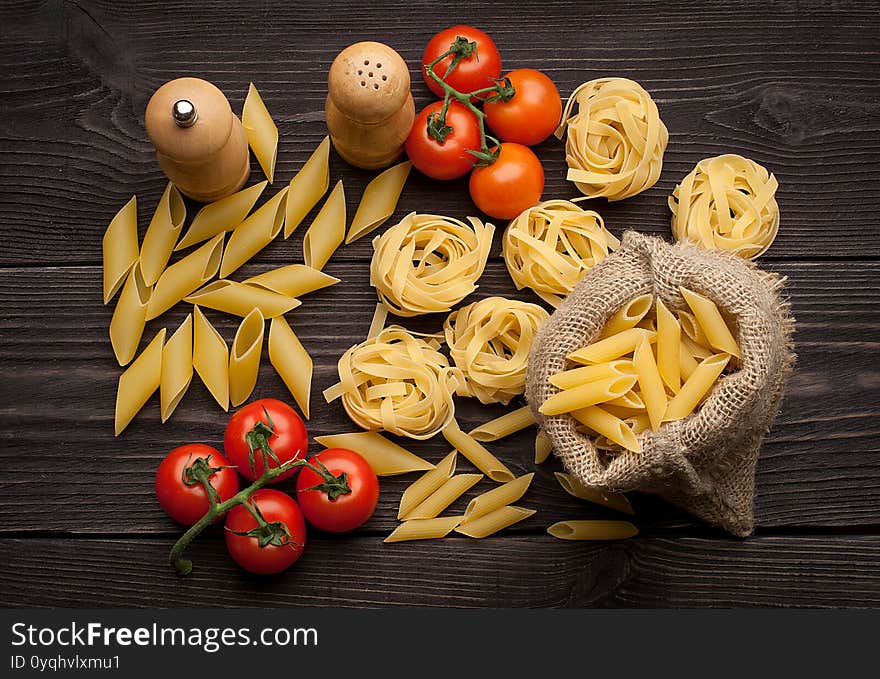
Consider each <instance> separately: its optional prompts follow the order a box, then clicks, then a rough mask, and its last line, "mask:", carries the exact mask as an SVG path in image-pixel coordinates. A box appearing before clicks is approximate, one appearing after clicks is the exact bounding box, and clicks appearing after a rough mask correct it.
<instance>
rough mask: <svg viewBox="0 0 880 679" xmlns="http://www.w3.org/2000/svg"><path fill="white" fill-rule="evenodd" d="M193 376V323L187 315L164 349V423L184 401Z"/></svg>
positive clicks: (161, 398) (161, 399)
mask: <svg viewBox="0 0 880 679" xmlns="http://www.w3.org/2000/svg"><path fill="white" fill-rule="evenodd" d="M192 375H193V321H192V314H187V316H186V318H185V319H184V321H183V323H181V324H180V327H179V328H178V329H177V330H176V331H175V332H174V334H173V335H171V337H170V338H168V341H167V342H165V346H164V347H162V374H161V378H160V380H159V403H160V406H161V413H162V422H163V423H164V422H165V421H166V420H167V419H168V418H169V417H171V413H173V412H174V409H175V408H177V406H178V404H179V403H180V402H181V400H183V396H184V394H186V390H187V389H189V383H190V382H192Z"/></svg>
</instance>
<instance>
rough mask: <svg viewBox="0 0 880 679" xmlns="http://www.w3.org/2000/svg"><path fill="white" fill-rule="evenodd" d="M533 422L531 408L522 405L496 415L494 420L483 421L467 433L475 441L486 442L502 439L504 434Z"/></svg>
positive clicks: (521, 428)
mask: <svg viewBox="0 0 880 679" xmlns="http://www.w3.org/2000/svg"><path fill="white" fill-rule="evenodd" d="M533 424H535V418H534V417H532V411H531V409H530V408H529V407H528V406H523V407H522V408H517V409H516V410H513V411H511V412H509V413H505V414H504V415H502V416H501V417H496V418H495V419H494V420H489V421H488V422H484V423H483V424H481V425H480V426H478V427H475V428H474V429H471V430H470V432H469V433H468V434H469V436H470V437H471V438H473V439H474V440H475V441H481V442H483V443H487V442H489V441H497V440H498V439H503V438H504V437H505V436H510V435H511V434H515V433H516V432H518V431H521V430H523V429H526V428H527V427H531V426H532V425H533Z"/></svg>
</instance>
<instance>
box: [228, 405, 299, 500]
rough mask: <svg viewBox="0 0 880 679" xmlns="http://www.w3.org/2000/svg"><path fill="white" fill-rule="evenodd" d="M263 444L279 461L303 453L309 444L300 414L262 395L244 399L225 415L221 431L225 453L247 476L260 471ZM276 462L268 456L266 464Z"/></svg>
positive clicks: (291, 472) (275, 463) (254, 476)
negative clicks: (231, 412) (225, 423)
mask: <svg viewBox="0 0 880 679" xmlns="http://www.w3.org/2000/svg"><path fill="white" fill-rule="evenodd" d="M265 445H268V447H269V448H270V449H271V451H272V453H274V454H275V456H276V457H277V458H278V462H280V463H281V464H283V463H285V462H288V461H289V460H295V459H297V458H301V457H305V455H306V451H307V450H308V447H309V439H308V434H307V433H306V427H305V425H304V424H303V421H302V418H300V416H299V415H297V414H296V411H295V410H294V409H293V408H291V407H290V406H289V405H287V404H286V403H282V402H281V401H279V400H277V399H274V398H262V399H259V400H257V401H254V402H253V403H248V404H247V405H246V406H245V407H244V408H242V409H241V410H239V411H238V412H237V413H235V414H234V415H233V416H232V417H230V418H229V423H228V424H227V425H226V432H225V433H224V434H223V449H224V450H225V451H226V456H227V457H228V458H229V459H230V460H232V464H234V465H235V466H237V467H238V471H239V472H240V473H241V474H242V475H243V476H246V477H247V478H249V479H251V480H254V479H256V478H258V477H259V476H260V475H261V474H262V473H263V456H264V449H263V448H264V446H265ZM252 448H253V453H252V452H251V449H252ZM251 457H253V467H251ZM278 462H275V460H273V459H272V457H271V455H270V456H269V467H270V468H275V467H278V466H279V464H278ZM296 472H297V470H296V469H291V470H290V471H288V472H285V473H284V474H282V475H281V476H279V477H278V478H276V479H273V480H272V483H277V482H278V481H281V480H282V479H286V478H288V477H290V476H292V475H293V474H295V473H296Z"/></svg>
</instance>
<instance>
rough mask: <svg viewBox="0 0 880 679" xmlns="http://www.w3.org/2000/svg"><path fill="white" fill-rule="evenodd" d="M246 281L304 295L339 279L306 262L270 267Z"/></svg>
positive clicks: (275, 289)
mask: <svg viewBox="0 0 880 679" xmlns="http://www.w3.org/2000/svg"><path fill="white" fill-rule="evenodd" d="M288 200H289V197H288ZM244 282H245V283H246V284H247V285H256V286H258V287H261V288H266V289H267V290H271V291H272V292H277V293H278V294H279V295H285V296H287V297H302V296H303V295H306V294H308V293H310V292H314V291H315V290H320V289H321V288H326V287H327V286H329V285H336V284H337V283H338V282H339V279H338V278H334V277H333V276H328V275H327V274H325V273H324V272H323V271H318V270H317V269H313V268H312V267H310V266H306V265H305V264H290V265H288V266H282V267H278V268H277V269H270V270H269V271H266V272H265V273H261V274H260V275H258V276H254V277H253V278H248V279H247V280H246V281H244Z"/></svg>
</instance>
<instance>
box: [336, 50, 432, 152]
mask: <svg viewBox="0 0 880 679" xmlns="http://www.w3.org/2000/svg"><path fill="white" fill-rule="evenodd" d="M409 87H410V79H409V69H408V68H407V66H406V62H405V61H404V60H403V59H402V58H401V56H400V55H399V54H398V53H397V52H395V51H394V50H393V49H392V48H390V47H389V46H388V45H384V44H382V43H380V42H358V43H355V44H354V45H349V46H348V47H346V48H345V49H344V50H342V51H341V52H340V53H339V54H338V55H337V56H336V59H334V60H333V64H332V65H331V66H330V73H329V75H328V77H327V103H326V106H325V114H326V118H327V129H328V130H329V131H330V138H331V139H332V140H333V146H334V147H335V148H336V151H337V152H338V153H339V155H340V156H342V158H343V159H344V160H345V161H346V162H348V163H349V164H351V165H354V166H355V167H361V168H365V169H376V168H381V167H387V166H388V165H390V164H391V163H393V162H394V161H395V160H397V158H399V157H400V154H401V153H403V143H404V142H405V141H406V137H407V135H408V134H409V131H410V128H411V127H412V124H413V118H415V104H414V103H413V98H412V94H410V90H409Z"/></svg>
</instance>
